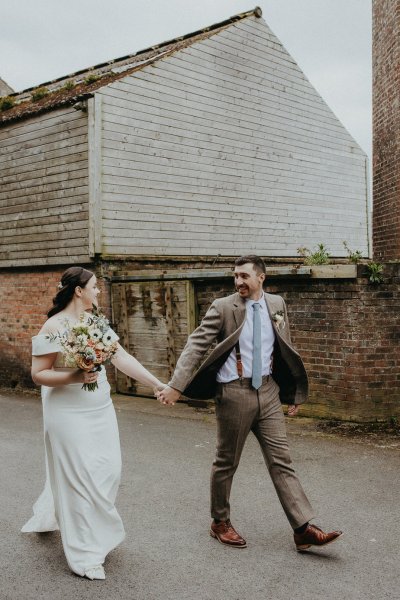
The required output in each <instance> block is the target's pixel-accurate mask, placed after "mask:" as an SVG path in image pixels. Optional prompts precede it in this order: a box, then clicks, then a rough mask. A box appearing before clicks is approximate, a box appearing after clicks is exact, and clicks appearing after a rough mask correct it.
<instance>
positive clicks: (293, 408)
mask: <svg viewBox="0 0 400 600" xmlns="http://www.w3.org/2000/svg"><path fill="white" fill-rule="evenodd" d="M299 409H300V405H299V404H290V405H289V406H288V411H287V414H288V417H295V416H296V415H297V413H298V412H299Z"/></svg>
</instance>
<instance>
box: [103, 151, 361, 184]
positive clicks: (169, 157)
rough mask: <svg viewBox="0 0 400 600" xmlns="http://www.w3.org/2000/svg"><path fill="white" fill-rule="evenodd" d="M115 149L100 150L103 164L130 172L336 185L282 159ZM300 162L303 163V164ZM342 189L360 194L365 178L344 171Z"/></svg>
mask: <svg viewBox="0 0 400 600" xmlns="http://www.w3.org/2000/svg"><path fill="white" fill-rule="evenodd" d="M130 147H131V148H135V146H134V145H130ZM117 148H118V145H114V147H113V148H112V149H111V148H104V152H103V156H104V164H107V166H108V167H110V168H111V167H113V166H116V167H122V168H132V165H135V167H136V165H137V169H138V170H142V165H149V168H152V167H153V165H157V166H159V167H160V168H161V167H166V168H169V169H174V168H176V165H179V166H180V167H181V168H183V169H188V170H189V171H190V170H196V171H197V172H199V171H203V172H204V173H215V172H217V173H218V172H219V170H221V169H223V171H224V173H226V174H227V175H229V174H231V175H233V176H243V177H245V176H247V177H248V176H250V175H253V176H254V173H255V172H256V173H257V180H258V181H263V180H264V178H265V177H266V176H267V175H268V176H269V177H271V176H273V177H276V178H279V177H281V176H284V177H285V178H286V177H288V178H289V179H292V178H293V179H296V180H297V181H298V180H299V178H301V179H302V180H304V181H314V182H316V181H320V180H322V179H323V181H324V182H325V183H329V184H332V185H336V184H337V181H338V174H339V171H338V172H337V173H334V172H333V171H332V169H328V168H326V167H325V168H323V166H322V165H316V166H314V165H313V167H312V168H311V167H306V166H304V164H303V163H301V164H299V163H297V162H294V161H293V160H287V159H285V158H284V157H281V160H279V159H280V157H279V156H277V155H275V156H271V155H265V156H264V157H259V158H258V159H257V163H256V164H255V161H254V160H252V161H246V162H244V163H243V162H241V161H239V160H238V161H234V162H231V161H230V160H228V159H227V158H225V157H224V159H223V160H218V157H217V160H215V158H214V159H208V158H207V157H203V156H200V155H199V154H198V153H197V155H196V153H195V152H193V153H192V154H191V153H185V154H184V153H182V151H179V150H176V151H174V150H171V151H170V152H164V153H162V152H161V153H160V152H158V151H157V149H156V148H155V147H154V146H153V147H152V148H146V147H145V146H140V147H139V148H137V147H136V149H135V150H128V148H127V146H126V145H125V147H124V149H123V150H119V149H117ZM303 162H304V161H303ZM340 175H341V178H340V180H341V183H342V185H347V186H348V185H350V186H351V187H352V189H354V190H355V189H356V188H357V187H361V189H362V192H363V193H364V190H365V176H364V177H363V174H362V173H360V172H359V171H358V172H354V170H352V171H347V170H346V171H345V172H344V173H340Z"/></svg>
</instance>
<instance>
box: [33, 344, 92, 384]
mask: <svg viewBox="0 0 400 600" xmlns="http://www.w3.org/2000/svg"><path fill="white" fill-rule="evenodd" d="M56 358H57V352H55V353H54V354H42V355H41V356H32V369H31V374H32V379H33V381H34V382H35V383H36V384H37V385H45V386H47V387H57V386H59V385H68V384H69V383H85V377H88V376H89V374H87V373H85V372H84V371H81V370H80V369H71V370H70V371H68V372H66V371H54V370H53V365H54V362H55V360H56ZM92 377H93V374H92Z"/></svg>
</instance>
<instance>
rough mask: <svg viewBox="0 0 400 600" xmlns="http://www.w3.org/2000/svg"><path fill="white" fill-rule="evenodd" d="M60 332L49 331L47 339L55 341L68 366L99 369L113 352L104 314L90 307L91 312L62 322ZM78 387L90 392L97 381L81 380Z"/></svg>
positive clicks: (108, 326) (112, 340) (110, 333)
mask: <svg viewBox="0 0 400 600" xmlns="http://www.w3.org/2000/svg"><path fill="white" fill-rule="evenodd" d="M63 327H64V328H63V331H60V332H57V333H54V334H49V335H48V336H47V337H48V338H49V339H50V341H57V342H58V343H59V344H60V346H61V348H62V353H63V356H64V360H65V363H66V365H67V366H68V367H77V368H78V369H82V370H83V371H88V372H93V371H100V369H101V365H103V364H104V363H105V362H107V361H109V360H110V359H111V358H112V357H113V356H114V354H115V353H116V351H117V347H118V344H117V342H116V341H115V339H114V336H113V332H112V330H111V329H110V324H109V321H108V319H107V318H106V316H105V315H103V314H102V313H101V312H99V311H98V310H97V308H96V307H95V306H93V312H92V313H91V314H89V313H84V314H82V315H81V316H80V319H79V321H78V322H77V323H75V324H71V322H70V321H69V320H68V319H65V320H64V321H63ZM82 388H83V389H84V390H87V391H91V392H92V391H94V390H95V389H97V388H98V385H97V382H95V383H84V384H83V386H82Z"/></svg>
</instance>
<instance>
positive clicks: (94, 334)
mask: <svg viewBox="0 0 400 600" xmlns="http://www.w3.org/2000/svg"><path fill="white" fill-rule="evenodd" d="M89 335H90V337H91V339H92V340H96V342H97V341H100V340H101V338H102V337H103V334H102V332H101V331H100V329H97V327H95V328H93V329H92V328H90V329H89Z"/></svg>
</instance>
